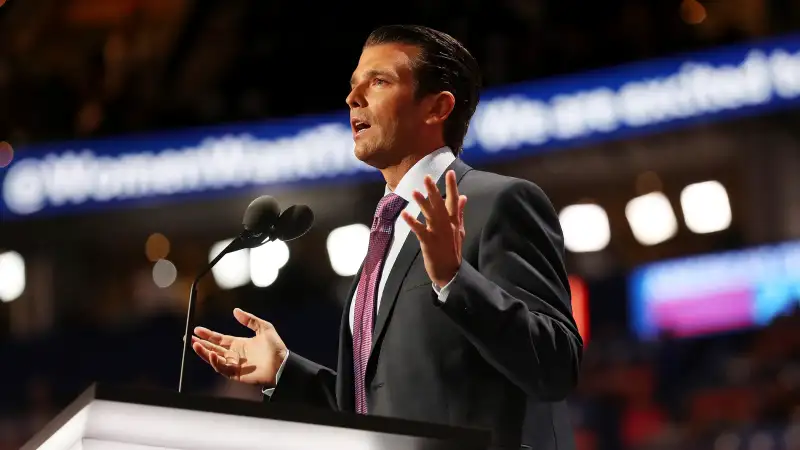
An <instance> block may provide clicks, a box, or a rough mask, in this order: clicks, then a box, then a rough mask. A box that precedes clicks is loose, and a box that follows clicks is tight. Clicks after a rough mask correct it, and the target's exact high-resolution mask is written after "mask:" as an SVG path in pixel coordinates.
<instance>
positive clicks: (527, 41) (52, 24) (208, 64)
mask: <svg viewBox="0 0 800 450" xmlns="http://www.w3.org/2000/svg"><path fill="white" fill-rule="evenodd" d="M723 3H724V4H723ZM734 3H735V5H734V4H730V5H729V4H727V3H725V2H705V3H702V4H701V3H698V2H696V1H694V0H691V1H688V0H663V1H653V2H642V1H635V0H615V1H611V2H580V1H574V0H573V1H555V0H503V1H497V2H489V1H480V0H470V1H437V2H429V1H422V0H418V1H412V2H406V4H404V6H403V8H400V9H395V8H392V9H383V8H373V7H369V6H367V5H365V4H363V2H346V3H341V2H333V3H325V2H309V1H300V2H298V1H294V2H278V1H270V2H263V1H256V0H234V1H228V2H217V1H213V0H196V1H191V0H115V1H113V2H109V1H106V0H70V1H64V0H25V1H19V0H11V1H8V2H6V4H5V5H4V6H3V7H2V8H0V24H2V26H0V37H2V42H3V46H2V48H0V97H2V98H4V99H5V101H4V102H2V104H1V105H0V135H2V136H7V137H8V139H9V140H13V141H14V142H16V143H18V144H19V143H23V142H27V141H42V140H52V139H69V138H74V137H86V136H95V135H110V134H118V133H127V132H134V131H140V130H143V129H144V130H153V129H160V128H174V127H178V126H193V125H200V124H211V123H219V122H235V121H242V120H260V119H263V118H265V117H286V116H292V115H296V114H307V113H310V112H325V111H329V110H333V109H340V108H343V107H344V98H345V96H346V86H347V80H348V78H349V74H350V72H351V71H352V69H353V68H354V67H355V65H356V62H357V58H358V54H359V52H360V46H361V44H362V43H363V41H364V39H365V38H366V36H367V34H368V33H369V31H370V30H371V29H372V28H373V27H374V26H376V25H378V24H381V23H392V22H420V23H423V24H425V25H430V26H434V27H439V28H442V29H444V30H446V31H448V32H450V33H451V34H453V35H454V36H455V37H457V38H459V39H461V40H463V41H464V42H465V43H466V45H467V46H468V48H470V49H471V51H472V52H473V53H474V54H475V55H476V57H477V58H478V60H479V61H480V63H481V64H482V67H483V70H484V77H485V84H486V85H487V86H492V85H499V84H506V83H514V82H519V81H524V80H531V79H535V78H542V77H548V76H553V75H557V74H565V73H574V72H582V71H586V70H590V69H594V68H600V67H607V66H613V65H616V64H621V63H625V62H631V61H635V60H640V59H644V58H652V57H660V56H667V55H673V54H677V53H681V52H686V51H690V50H695V49H702V48H708V47H712V46H716V45H721V44H726V43H734V42H740V41H742V40H744V39H749V38H757V37H760V36H765V35H771V34H779V33H784V32H788V31H790V30H792V26H793V25H795V24H797V23H798V21H799V20H800V11H799V10H800V8H799V7H798V4H797V2H794V1H791V0H779V1H771V2H768V3H767V2H763V1H759V0H740V1H737V2H734ZM706 16H707V17H708V19H707V20H705V21H704V22H703V23H702V24H701V25H698V26H694V25H692V24H693V23H695V22H697V21H699V20H702V19H704V18H705V17H706Z"/></svg>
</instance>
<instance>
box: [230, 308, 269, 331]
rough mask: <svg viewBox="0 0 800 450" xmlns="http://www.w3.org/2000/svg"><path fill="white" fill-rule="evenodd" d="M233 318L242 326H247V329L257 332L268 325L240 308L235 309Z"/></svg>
mask: <svg viewBox="0 0 800 450" xmlns="http://www.w3.org/2000/svg"><path fill="white" fill-rule="evenodd" d="M233 317H235V318H236V320H238V321H239V323H240V324H242V325H244V326H246V327H247V328H250V329H251V330H253V331H255V332H258V331H259V330H260V329H261V327H262V326H263V325H264V324H266V323H267V322H266V321H264V320H262V319H260V318H258V317H256V316H254V315H252V314H250V313H249V312H247V311H244V310H242V309H239V308H235V309H234V310H233Z"/></svg>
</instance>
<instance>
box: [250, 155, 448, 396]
mask: <svg viewBox="0 0 800 450" xmlns="http://www.w3.org/2000/svg"><path fill="white" fill-rule="evenodd" d="M455 159H456V157H455V155H453V152H452V150H450V147H442V148H440V149H438V150H436V151H434V152H431V153H430V154H428V155H426V156H425V157H424V158H422V159H421V160H419V161H418V162H417V163H416V164H414V166H413V167H411V169H410V170H409V171H408V172H407V173H406V174H405V175H404V176H403V178H402V179H401V180H400V183H398V184H397V188H396V189H395V190H394V193H395V194H397V195H399V196H400V197H402V198H403V199H405V200H406V201H407V202H408V204H407V205H406V207H405V209H404V211H406V212H408V213H409V214H410V215H411V217H417V216H418V215H419V213H420V208H419V205H418V204H417V202H416V201H414V198H413V197H412V193H413V192H414V191H415V190H416V191H419V192H420V193H421V194H422V195H424V196H425V197H426V198H427V197H428V190H427V189H426V188H425V177H426V176H427V175H430V176H431V178H433V180H434V183H436V182H438V180H439V179H440V178H441V177H442V176H443V175H444V172H445V171H446V170H447V168H448V167H449V166H450V164H452V163H453V161H455ZM390 192H392V190H391V189H389V186H388V185H387V186H386V188H385V191H384V195H389V193H390ZM409 233H411V228H410V227H409V226H408V224H407V223H406V221H405V220H404V219H403V218H402V217H401V216H399V215H398V216H397V220H395V223H394V233H393V235H392V242H391V244H390V247H389V251H388V252H387V254H386V260H385V261H384V263H383V269H382V270H381V278H380V281H379V282H378V293H377V297H376V299H375V311H380V309H379V308H380V302H381V296H382V295H383V288H384V286H385V285H386V280H387V278H388V277H389V274H390V273H391V271H392V266H394V262H395V261H396V260H397V255H399V254H400V249H402V248H403V244H405V242H406V238H407V237H408V235H409ZM450 283H452V280H451V281H450ZM450 283H448V284H447V285H446V286H444V287H442V288H441V289H440V288H439V287H438V286H436V285H435V284H433V283H432V284H431V286H432V288H433V290H434V292H436V293H437V295H438V299H439V301H440V302H444V301H445V300H446V299H447V293H448V292H449V287H450ZM357 295H358V289H356V290H355V291H354V292H353V298H352V299H351V300H352V301H351V302H350V311H349V315H350V332H351V333H352V330H353V321H354V317H355V304H356V300H355V299H356V296H357ZM288 358H289V352H286V357H285V358H284V360H283V363H282V364H281V367H280V368H279V369H278V373H277V375H276V381H277V380H280V376H281V372H283V367H284V365H285V364H286V359H288ZM274 391H275V388H270V389H264V390H263V393H264V395H267V396H271V395H272V393H273V392H274Z"/></svg>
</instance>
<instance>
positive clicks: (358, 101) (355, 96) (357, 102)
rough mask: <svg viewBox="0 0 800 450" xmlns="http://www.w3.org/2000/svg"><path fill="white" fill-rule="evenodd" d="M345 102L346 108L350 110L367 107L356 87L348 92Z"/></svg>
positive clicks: (360, 91)
mask: <svg viewBox="0 0 800 450" xmlns="http://www.w3.org/2000/svg"><path fill="white" fill-rule="evenodd" d="M345 102H346V103H347V106H349V107H350V109H353V108H363V107H365V106H367V100H366V98H364V95H363V93H362V90H361V89H360V88H358V87H354V88H353V89H351V90H350V93H349V94H348V95H347V98H346V99H345Z"/></svg>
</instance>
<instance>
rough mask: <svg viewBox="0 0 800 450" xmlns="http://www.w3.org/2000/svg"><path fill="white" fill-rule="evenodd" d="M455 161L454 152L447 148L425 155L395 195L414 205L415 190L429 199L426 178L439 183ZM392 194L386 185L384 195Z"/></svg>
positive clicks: (414, 166) (406, 175)
mask: <svg viewBox="0 0 800 450" xmlns="http://www.w3.org/2000/svg"><path fill="white" fill-rule="evenodd" d="M455 159H456V157H455V155H454V154H453V151H452V150H450V147H447V146H445V147H442V148H440V149H438V150H435V151H433V152H431V153H429V154H427V155H425V157H424V158H422V159H420V160H419V161H417V163H416V164H414V165H413V166H412V167H411V169H410V170H409V171H408V172H406V174H405V175H403V178H402V179H401V180H400V183H398V184H397V188H396V189H395V190H394V193H395V194H397V195H399V196H400V197H403V199H405V200H406V201H407V202H409V203H414V201H413V198H412V197H411V193H412V192H414V190H417V191H419V192H420V193H422V195H424V196H426V197H427V196H428V190H427V189H425V176H426V175H430V176H431V178H433V181H434V182H437V181H438V180H439V178H441V176H442V175H444V172H445V170H447V168H448V167H450V164H452V163H453V161H455ZM390 192H392V190H391V189H389V185H386V188H385V190H384V195H388V194H389V193H390Z"/></svg>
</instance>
